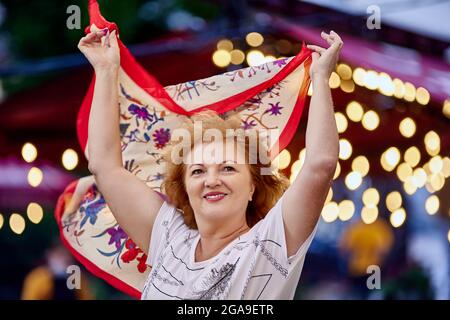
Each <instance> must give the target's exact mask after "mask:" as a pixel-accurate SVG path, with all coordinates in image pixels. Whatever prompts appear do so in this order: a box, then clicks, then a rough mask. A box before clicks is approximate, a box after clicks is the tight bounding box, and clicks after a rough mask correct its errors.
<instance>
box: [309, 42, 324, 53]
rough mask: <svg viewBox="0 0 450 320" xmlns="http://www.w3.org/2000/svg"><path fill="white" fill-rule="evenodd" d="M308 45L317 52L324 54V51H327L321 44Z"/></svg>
mask: <svg viewBox="0 0 450 320" xmlns="http://www.w3.org/2000/svg"><path fill="white" fill-rule="evenodd" d="M307 47H308V49H311V50H313V51H315V52H317V53H319V54H322V53H324V52H325V51H326V49H325V48H322V47H320V46H316V45H313V44H308V45H307Z"/></svg>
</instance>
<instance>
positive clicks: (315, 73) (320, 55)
mask: <svg viewBox="0 0 450 320" xmlns="http://www.w3.org/2000/svg"><path fill="white" fill-rule="evenodd" d="M320 35H321V37H322V38H323V39H324V40H326V41H327V43H328V45H329V47H328V48H327V49H325V48H322V47H320V46H316V45H307V47H308V48H309V49H311V50H312V51H313V53H312V64H311V67H310V69H309V75H310V77H311V79H312V80H314V78H316V77H324V78H325V79H326V80H328V79H329V78H330V76H331V73H332V72H333V71H334V68H335V67H336V63H337V61H338V59H339V52H340V51H341V48H342V45H343V44H344V43H343V42H342V39H341V38H340V37H339V35H338V34H337V33H336V32H334V31H331V32H330V33H329V34H327V33H325V32H323V31H322V33H321V34H320Z"/></svg>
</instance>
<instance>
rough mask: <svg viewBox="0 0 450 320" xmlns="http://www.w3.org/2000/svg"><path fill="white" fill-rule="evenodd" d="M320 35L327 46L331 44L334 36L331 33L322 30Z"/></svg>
mask: <svg viewBox="0 0 450 320" xmlns="http://www.w3.org/2000/svg"><path fill="white" fill-rule="evenodd" d="M320 36H321V37H322V39H324V40H325V41H326V42H327V43H328V45H329V46H331V45H332V44H333V42H334V37H333V36H332V35H331V34H327V33H325V32H323V31H322V33H321V34H320Z"/></svg>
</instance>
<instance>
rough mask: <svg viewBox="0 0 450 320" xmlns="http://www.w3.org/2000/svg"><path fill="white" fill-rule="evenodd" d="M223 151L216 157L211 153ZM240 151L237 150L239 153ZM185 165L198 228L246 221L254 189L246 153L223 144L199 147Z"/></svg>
mask: <svg viewBox="0 0 450 320" xmlns="http://www.w3.org/2000/svg"><path fill="white" fill-rule="evenodd" d="M219 148H222V150H224V152H223V153H221V154H220V153H219V152H217V154H215V155H213V154H212V152H211V150H213V149H214V150H219ZM236 149H238V150H236ZM188 158H189V159H190V160H187V161H186V164H185V166H186V167H185V169H186V170H185V186H186V192H187V194H188V196H189V202H190V204H191V207H192V209H193V211H194V214H195V219H196V221H197V224H198V225H199V223H201V220H210V221H211V222H212V223H214V222H216V223H217V222H219V221H221V220H223V221H230V218H231V219H232V220H234V221H237V220H236V219H240V220H241V219H243V221H245V212H246V209H247V205H248V202H249V200H250V199H251V198H252V195H253V192H254V185H253V183H252V178H251V174H250V169H249V165H248V164H246V163H245V152H244V151H243V150H242V149H240V150H239V148H236V147H235V146H233V145H232V144H231V145H227V144H224V145H223V146H222V144H221V143H216V142H212V143H207V144H197V145H195V146H194V148H193V149H192V150H191V153H190V155H189V157H188Z"/></svg>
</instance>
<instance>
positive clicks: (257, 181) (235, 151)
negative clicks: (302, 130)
mask: <svg viewBox="0 0 450 320" xmlns="http://www.w3.org/2000/svg"><path fill="white" fill-rule="evenodd" d="M198 122H200V123H201V124H202V132H201V133H202V134H200V135H198V138H200V139H197V141H196V140H195V139H194V138H192V139H191V140H189V147H188V148H187V149H186V148H183V149H182V150H185V153H186V154H183V153H181V154H180V156H181V157H183V158H184V161H183V162H182V163H181V164H177V163H176V162H175V161H174V153H173V150H174V149H175V148H176V147H177V146H178V145H177V144H171V145H169V146H168V148H167V151H166V153H165V157H164V158H165V160H166V176H165V179H164V182H163V189H164V192H165V194H166V195H167V196H168V197H169V199H170V201H171V203H172V204H173V205H174V206H175V207H177V208H179V209H181V210H182V211H183V215H184V220H185V222H186V224H187V225H188V226H189V227H191V228H197V227H198V223H199V221H198V219H196V217H195V214H194V212H195V211H196V210H198V214H199V215H204V212H203V207H204V206H205V205H209V207H210V209H209V210H219V209H216V208H217V207H218V205H219V204H220V206H221V207H223V208H226V209H227V210H228V211H230V210H231V211H232V213H231V212H230V214H231V215H232V216H235V215H236V214H235V213H236V212H242V213H244V216H243V220H244V221H243V222H245V225H246V226H248V227H252V226H254V225H255V224H256V223H257V222H258V221H259V220H261V219H262V218H263V217H264V216H265V214H266V213H267V212H269V210H270V209H271V208H272V207H273V206H274V205H275V203H276V201H277V200H278V199H279V198H280V197H281V195H282V194H283V192H284V191H285V190H286V189H287V187H288V185H289V181H288V179H287V178H286V177H284V176H283V175H281V174H278V173H276V172H274V170H269V171H270V172H271V173H272V174H261V172H264V170H263V169H264V168H268V169H270V165H271V162H270V159H267V151H266V150H265V149H264V144H261V143H258V141H260V140H259V134H258V131H257V130H250V129H249V130H246V131H245V132H243V131H241V130H239V129H241V120H240V118H239V117H238V116H236V117H233V116H230V117H228V118H227V119H223V118H222V117H220V116H219V115H217V114H216V113H215V112H213V111H204V112H202V113H198V114H196V115H195V116H192V117H191V118H187V119H186V121H185V123H184V126H183V128H182V130H183V129H184V130H186V131H187V133H188V136H190V137H194V136H195V135H194V125H195V123H198ZM210 129H215V130H218V131H219V132H220V133H221V136H222V137H223V140H219V141H217V140H215V139H214V140H212V142H211V140H209V139H207V135H206V134H205V132H207V131H208V130H210ZM252 134H253V135H254V136H256V139H252ZM230 138H231V139H230ZM252 141H257V142H256V146H255V147H252V146H253V145H252ZM222 150H223V152H220V151H222ZM186 151H187V152H186ZM211 151H214V152H211ZM197 159H199V160H202V163H198V162H196V161H194V160H197ZM250 159H256V160H257V161H254V162H256V163H251V164H249V162H253V161H249V160H250ZM231 188H233V189H232V190H231ZM211 192H220V193H222V194H225V195H226V197H224V196H221V197H219V196H215V197H216V198H214V197H210V198H207V197H205V196H206V195H207V193H211ZM196 193H197V195H195V194H196ZM208 196H212V194H208ZM216 204H217V205H216ZM207 211H208V210H207ZM219 211H220V210H219ZM233 213H234V214H233ZM211 216H212V217H214V219H215V221H216V223H218V225H220V223H221V222H223V221H220V220H221V216H220V213H217V211H216V214H212V215H211ZM204 217H205V218H207V217H208V216H204ZM223 218H224V217H223ZM209 220H210V219H207V220H205V222H206V221H209ZM202 222H203V220H202ZM200 223H201V222H200ZM242 225H244V224H243V223H242Z"/></svg>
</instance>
